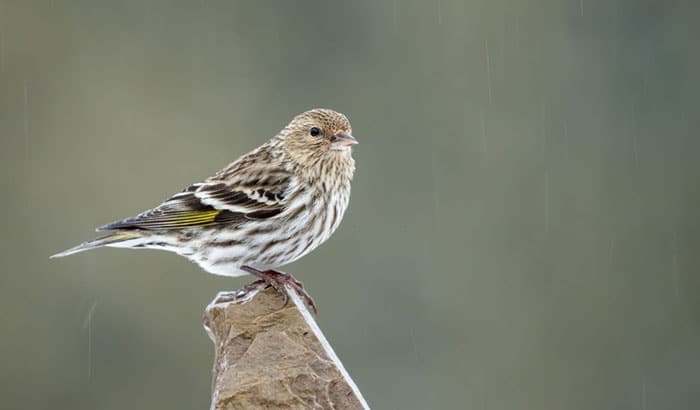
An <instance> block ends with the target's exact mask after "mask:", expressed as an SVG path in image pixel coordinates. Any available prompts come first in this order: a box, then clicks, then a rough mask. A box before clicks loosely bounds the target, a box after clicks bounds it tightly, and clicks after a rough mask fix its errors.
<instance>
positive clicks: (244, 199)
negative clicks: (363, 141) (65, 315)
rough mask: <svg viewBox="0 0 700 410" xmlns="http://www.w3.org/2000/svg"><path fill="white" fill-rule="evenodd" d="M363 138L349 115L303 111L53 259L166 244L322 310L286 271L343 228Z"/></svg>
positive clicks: (206, 266)
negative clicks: (356, 149) (205, 173)
mask: <svg viewBox="0 0 700 410" xmlns="http://www.w3.org/2000/svg"><path fill="white" fill-rule="evenodd" d="M357 143H358V141H357V139H356V138H355V137H353V135H352V127H351V126H350V122H349V120H348V119H347V117H346V116H345V115H344V114H342V113H340V112H337V111H334V110H331V109H325V108H316V109H312V110H309V111H306V112H303V113H301V114H299V115H297V116H295V117H294V118H293V119H292V120H291V122H289V124H288V125H287V126H286V127H284V128H283V129H282V130H281V131H279V133H277V135H275V136H274V137H273V138H271V139H270V140H268V141H267V142H265V143H264V144H262V145H261V146H259V147H258V148H256V149H254V150H252V151H250V152H248V153H247V154H245V155H243V156H241V157H239V158H238V159H237V160H235V161H234V162H232V163H230V164H229V165H227V166H226V167H224V168H222V169H221V170H220V171H218V172H216V173H215V174H214V175H213V176H211V177H209V178H206V179H205V180H203V181H202V182H197V183H194V184H191V185H189V186H187V187H186V188H185V189H183V190H182V191H180V192H178V193H175V194H174V195H172V196H171V197H170V198H168V199H167V200H165V201H164V202H163V203H161V204H160V205H158V206H156V207H155V208H152V209H149V210H147V211H144V212H142V213H139V214H138V215H136V216H133V217H129V218H126V219H122V220H118V221H116V222H112V223H109V224H107V225H103V226H100V227H98V228H97V229H96V230H97V231H98V232H99V231H107V232H108V233H106V234H105V235H104V236H100V237H98V238H96V239H93V240H90V241H87V242H84V243H81V244H80V245H77V246H75V247H72V248H70V249H68V250H65V251H63V252H60V253H57V254H55V255H52V256H51V258H60V257H64V256H68V255H72V254H75V253H78V252H83V251H87V250H90V249H95V248H100V247H104V246H107V247H115V248H129V249H158V250H165V251H169V252H174V253H176V254H178V255H181V256H183V257H185V258H187V259H189V260H190V261H192V262H194V263H196V264H197V265H199V267H201V268H202V269H203V270H205V271H206V272H209V273H212V274H215V275H223V276H230V277H239V276H244V275H248V274H250V275H253V276H255V277H257V280H256V281H255V282H253V284H251V285H249V286H260V285H262V286H264V287H268V286H269V287H273V288H275V289H276V290H277V291H279V292H280V293H282V295H283V298H284V303H285V304H286V303H287V301H288V296H289V295H288V294H287V292H286V289H285V285H289V286H290V287H291V288H292V289H293V290H294V291H296V293H297V294H299V296H301V297H302V298H303V299H304V300H305V302H306V303H307V304H308V305H309V306H311V307H312V308H313V309H314V311H316V305H315V303H314V301H313V299H312V298H311V297H310V295H309V294H308V293H307V292H306V291H305V290H304V287H303V284H302V283H301V282H300V281H298V280H297V279H296V278H294V277H293V276H292V275H290V274H288V273H285V272H282V271H279V270H277V269H278V268H279V267H281V266H284V265H287V264H289V263H291V262H294V261H296V260H298V259H299V258H301V257H303V256H305V255H307V254H308V253H309V252H311V251H313V250H314V249H316V248H317V247H318V246H319V245H321V244H322V243H324V242H325V241H326V240H328V238H329V237H330V236H331V235H332V234H333V233H334V232H335V231H336V229H337V228H338V226H339V225H340V223H341V220H342V219H343V216H344V215H345V212H346V210H347V208H348V204H349V201H350V185H351V181H352V179H353V175H354V172H355V161H354V159H353V157H352V147H353V146H354V145H355V144H357Z"/></svg>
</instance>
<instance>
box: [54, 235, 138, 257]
mask: <svg viewBox="0 0 700 410" xmlns="http://www.w3.org/2000/svg"><path fill="white" fill-rule="evenodd" d="M141 236H142V235H141V234H140V233H139V232H113V233H110V234H109V235H105V236H101V237H99V238H96V239H93V240H91V241H87V242H83V243H81V244H80V245H78V246H74V247H72V248H70V249H67V250H65V251H63V252H59V253H57V254H55V255H51V256H49V258H52V259H53V258H62V257H64V256H68V255H72V254H74V253H78V252H83V251H87V250H90V249H95V248H99V247H102V246H108V245H112V244H115V243H119V242H124V241H129V240H132V239H138V238H140V237H141Z"/></svg>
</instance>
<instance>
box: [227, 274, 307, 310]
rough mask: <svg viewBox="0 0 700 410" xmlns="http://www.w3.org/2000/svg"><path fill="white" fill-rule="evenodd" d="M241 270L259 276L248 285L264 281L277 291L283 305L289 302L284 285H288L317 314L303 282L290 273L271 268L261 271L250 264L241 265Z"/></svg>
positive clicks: (257, 284)
mask: <svg viewBox="0 0 700 410" xmlns="http://www.w3.org/2000/svg"><path fill="white" fill-rule="evenodd" d="M241 270H243V271H245V272H248V273H250V274H251V275H253V276H255V277H257V278H259V279H258V280H257V281H255V282H253V283H251V284H250V285H248V286H252V285H254V284H256V285H255V286H256V287H257V286H259V284H260V283H265V284H266V285H267V286H270V287H272V288H274V289H275V290H276V291H277V292H279V293H280V294H281V295H282V301H283V306H287V303H289V294H288V293H287V289H286V287H285V285H289V287H291V288H292V289H294V291H295V292H296V294H297V295H299V297H300V298H302V299H303V300H304V302H305V303H306V304H307V305H308V306H309V307H310V308H311V309H312V310H313V311H314V314H318V310H317V309H316V303H315V302H314V300H313V298H311V296H310V295H309V293H308V292H307V291H306V290H305V289H304V284H303V283H301V281H299V280H297V279H295V278H294V277H293V276H292V275H290V274H288V273H285V272H280V271H276V270H271V269H270V270H264V271H261V270H258V269H255V268H251V267H250V266H242V267H241Z"/></svg>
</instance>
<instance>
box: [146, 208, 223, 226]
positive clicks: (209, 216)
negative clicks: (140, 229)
mask: <svg viewBox="0 0 700 410" xmlns="http://www.w3.org/2000/svg"><path fill="white" fill-rule="evenodd" d="M220 212H221V211H217V210H211V211H184V212H177V213H173V214H170V215H167V216H165V217H164V218H163V219H162V220H161V219H160V218H154V219H153V220H151V221H144V222H145V223H147V224H149V225H150V224H153V225H157V226H158V227H162V228H166V227H167V228H180V227H185V226H202V225H210V224H213V223H214V220H215V219H216V216H217V215H219V213H220Z"/></svg>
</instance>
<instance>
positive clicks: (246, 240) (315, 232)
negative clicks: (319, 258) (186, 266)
mask: <svg viewBox="0 0 700 410" xmlns="http://www.w3.org/2000/svg"><path fill="white" fill-rule="evenodd" d="M328 202H330V206H323V207H321V206H316V207H307V209H305V210H304V212H302V213H301V214H299V215H298V217H297V218H294V219H273V220H266V221H255V220H253V221H250V222H249V223H246V224H245V225H239V226H238V227H236V228H234V227H229V229H222V230H220V231H217V232H212V233H210V234H209V235H208V237H206V238H203V239H202V240H201V241H200V243H199V244H197V245H196V246H195V247H194V248H193V249H192V252H191V254H190V255H186V256H188V257H189V258H190V259H191V260H192V261H194V262H195V263H197V264H198V265H199V266H200V267H201V268H202V269H204V270H206V271H207V272H209V273H212V274H215V275H222V276H233V277H236V276H243V275H246V274H247V273H246V272H244V271H242V270H241V269H240V267H241V266H244V265H248V266H251V267H253V268H256V269H261V270H265V269H275V268H278V267H280V266H283V265H286V264H288V263H291V262H294V261H296V260H298V259H300V258H301V257H303V256H305V255H306V254H308V253H309V252H311V251H313V250H314V249H316V248H317V247H318V246H319V245H321V244H322V243H323V242H325V241H326V240H328V238H330V236H331V235H332V234H333V233H334V232H335V230H336V229H337V228H338V225H340V221H341V219H342V217H343V214H344V213H345V209H346V207H347V202H345V204H343V203H336V202H333V201H328ZM328 202H327V203H328ZM314 208H315V209H314Z"/></svg>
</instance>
